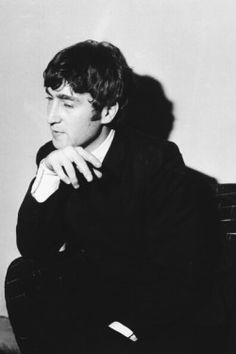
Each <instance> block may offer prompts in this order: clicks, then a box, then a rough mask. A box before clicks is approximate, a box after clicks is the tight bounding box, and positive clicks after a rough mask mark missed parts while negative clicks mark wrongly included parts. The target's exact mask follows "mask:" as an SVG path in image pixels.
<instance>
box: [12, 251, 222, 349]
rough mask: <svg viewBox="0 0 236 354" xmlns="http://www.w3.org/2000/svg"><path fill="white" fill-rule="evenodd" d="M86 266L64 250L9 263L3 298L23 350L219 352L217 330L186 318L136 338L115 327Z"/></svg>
mask: <svg viewBox="0 0 236 354" xmlns="http://www.w3.org/2000/svg"><path fill="white" fill-rule="evenodd" d="M87 267H88V265H87V264H85V263H84V262H83V260H81V259H79V258H78V257H68V256H66V254H65V253H61V254H59V255H58V256H56V257H55V258H54V259H51V260H50V261H49V260H48V261H44V262H42V261H40V262H38V261H36V260H29V259H23V258H18V259H16V260H15V261H13V262H12V264H11V265H10V266H9V269H8V272H7V276H6V282H5V296H6V304H7V309H8V314H9V318H10V321H11V324H12V327H13V330H14V333H15V336H16V340H17V343H18V345H19V348H20V350H21V353H22V354H53V353H55V354H89V353H91V354H92V353H93V354H99V353H101V354H108V353H109V354H130V353H140V354H141V353H142V354H144V353H145V354H148V353H149V354H150V353H159V354H161V353H188V354H189V353H211V352H212V353H213V352H214V353H215V352H223V351H222V349H220V347H219V346H218V345H217V339H218V338H217V332H215V330H213V331H212V328H205V329H203V330H202V328H198V327H192V326H190V324H189V323H186V324H185V325H183V326H182V327H181V325H179V324H178V325H175V326H169V327H168V326H166V327H164V328H162V327H161V328H157V329H156V330H155V331H154V333H155V335H154V336H153V335H152V337H150V338H148V336H146V337H145V338H146V339H145V340H143V338H139V339H138V341H137V342H132V341H130V340H129V339H127V338H126V337H124V336H123V335H121V334H119V333H117V332H115V331H113V330H112V329H110V328H109V327H108V323H106V322H105V321H104V319H103V317H102V312H103V309H100V308H99V302H96V300H97V292H96V289H94V291H92V290H91V289H92V286H91V284H90V279H89V278H90V277H89V272H88V271H87V270H88V269H87ZM88 288H89V289H90V290H89V292H88V291H86V290H87V289H88ZM114 320H116V319H114ZM152 329H153V328H152ZM152 332H153V331H152ZM219 334H220V335H221V331H220V332H219Z"/></svg>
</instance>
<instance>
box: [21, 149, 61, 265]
mask: <svg viewBox="0 0 236 354" xmlns="http://www.w3.org/2000/svg"><path fill="white" fill-rule="evenodd" d="M52 150H53V147H52V145H51V144H50V143H48V144H46V145H44V146H43V147H42V148H41V149H40V150H39V152H38V154H37V157H36V162H37V165H38V164H39V163H40V161H41V159H43V158H44V157H45V156H46V155H47V154H48V153H50V152H51V151H52ZM33 182H34V180H33V181H32V182H31V183H30V186H29V188H28V191H27V193H26V195H25V198H24V200H23V202H22V204H21V206H20V209H19V212H18V220H17V227H16V235H17V246H18V249H19V251H20V253H21V255H22V256H24V257H28V258H44V257H48V256H50V255H52V254H54V253H56V252H58V250H59V249H60V247H61V246H62V245H63V244H64V242H65V235H66V230H65V222H64V220H65V218H64V217H63V215H64V207H65V201H66V194H67V193H66V188H65V186H64V185H63V184H62V183H61V185H60V188H59V189H58V191H56V192H55V193H54V194H53V195H51V196H50V197H49V198H48V199H47V200H46V201H45V202H43V203H38V202H37V201H36V200H35V199H34V198H33V197H32V195H31V188H32V184H33Z"/></svg>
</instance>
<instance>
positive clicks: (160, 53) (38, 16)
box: [0, 0, 236, 314]
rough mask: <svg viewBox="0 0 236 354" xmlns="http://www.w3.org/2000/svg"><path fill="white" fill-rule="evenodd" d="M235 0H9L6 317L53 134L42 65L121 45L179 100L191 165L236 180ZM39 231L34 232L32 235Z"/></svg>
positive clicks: (3, 74) (2, 39) (4, 152)
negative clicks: (30, 190)
mask: <svg viewBox="0 0 236 354" xmlns="http://www.w3.org/2000/svg"><path fill="white" fill-rule="evenodd" d="M235 18H236V1H235V0H113V1H112V0H107V1H105V0H91V1H87V0H67V1H64V0H63V1H62V0H40V1H37V0H21V1H18V0H0V43H1V55H0V80H1V81H0V82H1V86H0V90H1V92H0V100H1V108H0V112H1V119H0V124H1V127H0V128H1V130H0V131H1V150H0V164H1V174H0V188H1V191H0V193H1V194H0V195H1V204H0V217H1V227H0V314H6V308H5V300H4V290H3V284H4V277H5V273H6V269H7V266H8V265H9V263H10V261H11V260H12V259H14V258H15V257H17V256H18V251H17V250H16V245H15V225H16V218H17V211H18V208H19V206H20V203H21V201H22V199H23V196H24V194H25V192H26V189H27V187H28V184H29V182H30V180H31V179H32V178H33V176H34V173H35V154H36V152H37V150H38V148H39V146H40V145H41V144H42V143H44V142H45V141H46V140H47V139H49V135H48V131H47V126H46V122H45V100H44V96H45V95H44V91H43V87H42V86H43V85H42V71H43V69H44V68H45V66H46V64H47V63H48V61H49V60H50V59H51V58H52V56H53V55H54V54H55V53H56V52H57V51H58V50H60V49H62V48H63V47H65V46H68V45H70V44H73V43H75V42H78V41H81V40H85V39H88V38H93V39H97V40H108V41H111V42H112V43H114V44H115V45H117V46H118V47H120V48H121V50H122V51H123V53H124V54H125V56H126V58H127V60H128V62H129V64H130V65H131V66H132V67H133V68H134V69H135V71H136V72H138V73H139V74H148V75H151V76H152V77H154V78H156V79H158V80H159V81H160V82H161V83H162V84H163V86H164V89H165V92H166V94H167V96H168V98H169V99H171V100H172V101H173V102H174V105H175V111H174V113H175V117H176V122H175V126H174V130H173V132H172V134H171V137H170V138H171V140H173V141H175V142H176V143H177V144H178V145H179V147H180V150H181V151H182V153H183V155H184V157H185V161H186V163H187V164H188V165H189V166H192V167H193V168H195V169H197V170H199V171H201V172H204V173H206V174H209V175H211V176H213V177H215V178H217V179H218V180H219V181H220V182H233V183H234V182H235V181H236V167H235V155H236V143H235V132H236V123H235V116H236V99H235V96H236V38H235V36H236V21H235ZM32 237H33V235H32Z"/></svg>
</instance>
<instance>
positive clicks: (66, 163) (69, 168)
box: [62, 155, 79, 189]
mask: <svg viewBox="0 0 236 354" xmlns="http://www.w3.org/2000/svg"><path fill="white" fill-rule="evenodd" d="M72 162H73V161H71V160H69V159H68V157H67V156H65V155H63V156H62V167H63V168H64V170H65V172H66V175H67V176H68V178H69V180H70V183H71V184H72V186H73V187H74V188H76V189H77V188H79V183H78V179H77V176H76V172H75V168H74V166H73V164H72Z"/></svg>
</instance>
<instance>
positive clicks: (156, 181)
mask: <svg viewBox="0 0 236 354" xmlns="http://www.w3.org/2000/svg"><path fill="white" fill-rule="evenodd" d="M161 155H162V156H161V160H162V161H161V163H159V162H158V161H157V162H155V161H153V162H152V168H151V169H150V171H151V173H150V175H149V179H148V181H147V194H146V198H145V199H146V205H145V212H144V213H145V214H144V218H146V225H147V227H146V234H145V240H146V242H145V243H144V245H143V258H142V259H140V264H139V265H138V266H137V271H136V272H135V273H133V274H130V275H129V279H130V286H129V287H130V292H131V296H130V298H131V299H132V303H130V302H129V303H128V306H127V308H126V310H127V317H126V318H125V313H124V314H123V315H122V316H123V317H122V318H120V319H118V320H120V322H121V323H123V324H125V325H127V326H128V327H129V328H131V329H132V330H133V331H134V333H135V334H136V335H137V337H138V338H142V334H143V328H145V327H146V328H147V327H149V326H150V328H152V329H153V330H154V333H156V331H157V328H165V326H166V325H169V324H171V323H179V324H180V323H189V322H188V321H190V320H193V318H194V316H196V315H197V313H198V311H199V310H200V309H201V307H203V306H204V305H205V304H206V303H207V301H208V300H209V298H210V293H211V287H212V282H213V277H214V272H215V269H216V263H217V260H218V255H219V243H218V240H217V238H216V233H215V225H216V219H215V220H214V219H212V220H210V218H209V219H208V216H209V214H211V210H209V211H208V212H209V213H208V215H207V214H206V213H204V210H203V208H202V207H203V205H202V200H201V198H202V196H199V191H198V189H197V188H196V185H193V184H192V181H191V179H190V178H189V177H188V176H187V169H186V167H185V165H184V163H183V160H182V157H181V155H180V153H179V151H178V149H177V147H176V146H175V145H174V144H170V143H167V144H166V145H165V148H164V150H163V151H162V154H161ZM125 295H126V299H127V294H125ZM123 301H124V303H125V299H124V300H123ZM127 319H128V320H127Z"/></svg>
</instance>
